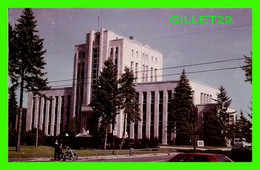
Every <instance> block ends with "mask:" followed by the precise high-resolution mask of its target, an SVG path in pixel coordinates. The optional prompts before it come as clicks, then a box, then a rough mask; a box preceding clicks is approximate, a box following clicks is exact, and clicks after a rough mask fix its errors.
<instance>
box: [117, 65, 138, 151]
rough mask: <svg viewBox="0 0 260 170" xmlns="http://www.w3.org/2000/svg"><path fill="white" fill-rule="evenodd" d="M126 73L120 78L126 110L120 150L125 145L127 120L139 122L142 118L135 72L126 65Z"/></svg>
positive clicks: (121, 96) (124, 109) (124, 110)
mask: <svg viewBox="0 0 260 170" xmlns="http://www.w3.org/2000/svg"><path fill="white" fill-rule="evenodd" d="M124 71H125V73H124V74H122V76H121V79H120V80H119V83H120V86H121V87H120V99H121V100H122V107H121V109H123V112H124V127H123V137H122V141H121V144H120V150H121V148H122V146H123V143H124V139H125V128H126V122H127V120H129V122H130V123H131V122H134V123H137V121H138V120H140V116H139V107H138V106H139V104H138V101H137V97H138V96H137V92H136V90H135V88H134V80H135V78H134V74H133V71H132V70H130V69H129V68H128V67H125V70H124Z"/></svg>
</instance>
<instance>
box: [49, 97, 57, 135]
mask: <svg viewBox="0 0 260 170" xmlns="http://www.w3.org/2000/svg"><path fill="white" fill-rule="evenodd" d="M55 106H56V97H53V101H52V108H51V110H52V111H51V115H49V116H51V131H50V136H54V122H55Z"/></svg>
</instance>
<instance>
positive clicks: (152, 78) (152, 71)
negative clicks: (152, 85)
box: [151, 67, 153, 82]
mask: <svg viewBox="0 0 260 170" xmlns="http://www.w3.org/2000/svg"><path fill="white" fill-rule="evenodd" d="M152 81H153V68H152V67H151V82H152Z"/></svg>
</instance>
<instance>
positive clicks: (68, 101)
mask: <svg viewBox="0 0 260 170" xmlns="http://www.w3.org/2000/svg"><path fill="white" fill-rule="evenodd" d="M70 100H71V96H70V95H69V96H67V103H68V105H67V113H66V115H67V126H66V130H67V131H68V126H69V119H70Z"/></svg>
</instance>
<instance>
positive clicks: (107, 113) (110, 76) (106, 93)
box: [90, 59, 120, 150]
mask: <svg viewBox="0 0 260 170" xmlns="http://www.w3.org/2000/svg"><path fill="white" fill-rule="evenodd" d="M104 65H105V66H104V68H103V70H102V72H101V73H100V76H99V80H98V85H97V86H95V87H94V88H93V94H92V99H91V103H90V105H91V106H92V108H93V110H94V111H95V113H96V115H97V117H98V118H101V124H102V127H104V150H106V145H107V135H108V127H109V125H110V124H112V130H114V124H115V123H116V122H115V118H116V115H117V114H118V113H119V109H120V100H119V88H118V79H117V68H116V65H115V64H113V61H112V60H111V59H108V60H107V61H105V63H104Z"/></svg>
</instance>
